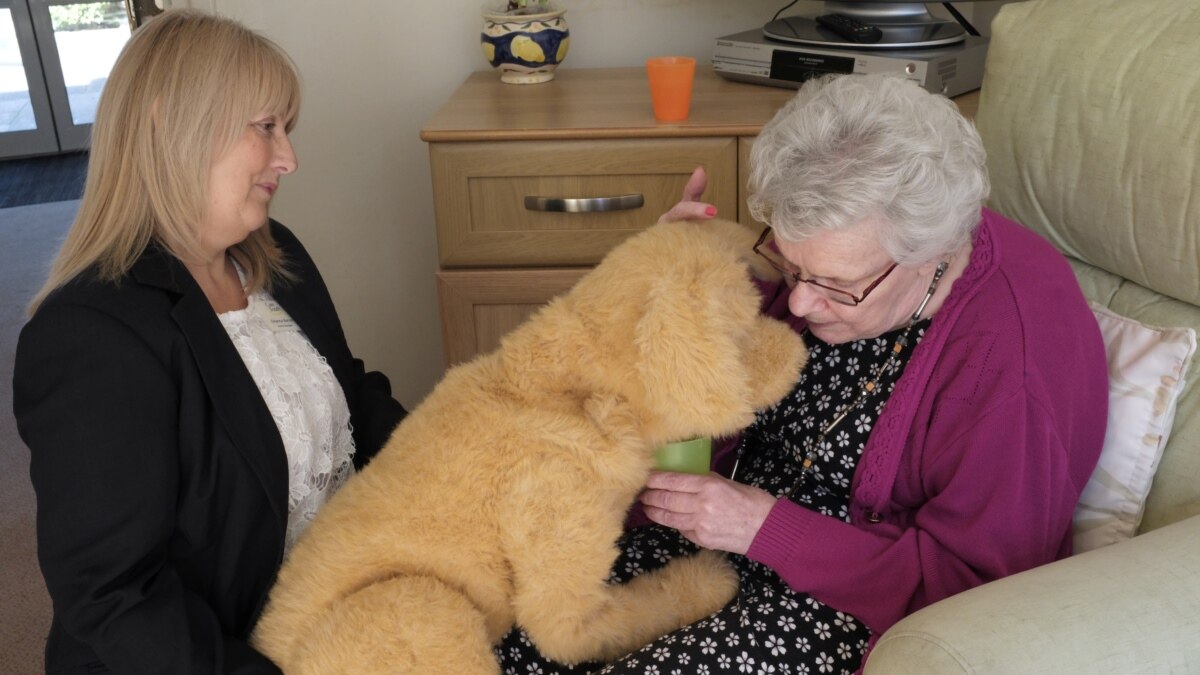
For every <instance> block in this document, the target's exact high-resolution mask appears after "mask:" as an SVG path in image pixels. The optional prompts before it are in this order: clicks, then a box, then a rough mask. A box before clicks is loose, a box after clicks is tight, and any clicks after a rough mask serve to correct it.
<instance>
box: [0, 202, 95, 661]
mask: <svg viewBox="0 0 1200 675" xmlns="http://www.w3.org/2000/svg"><path fill="white" fill-rule="evenodd" d="M78 208H79V202H78V201H65V202H52V203H48V204H36V205H32V206H17V207H14V208H7V209H0V672H4V673H7V674H11V675H26V674H29V675H32V674H33V673H41V672H43V671H44V668H43V655H42V654H43V649H44V647H45V641H46V631H47V630H48V629H49V627H50V598H49V596H48V595H46V587H45V584H44V583H43V582H42V575H41V572H40V571H39V570H38V566H37V557H36V556H37V547H36V542H35V540H34V511H35V509H34V498H33V487H32V486H31V485H30V483H29V451H28V450H27V449H26V448H25V445H24V444H23V443H21V439H20V438H19V437H18V436H17V428H16V423H15V421H14V420H13V416H12V372H13V357H14V355H15V352H16V348H17V336H18V334H19V333H20V331H21V326H22V325H24V323H25V307H26V305H27V304H28V302H29V298H30V297H32V296H33V294H34V293H35V292H37V290H38V288H40V287H41V285H42V282H43V281H44V280H45V278H46V272H47V270H48V269H49V265H50V261H51V260H52V259H53V257H54V254H55V253H56V252H57V251H58V246H59V244H60V243H61V241H62V238H63V236H64V235H65V234H66V232H67V228H68V227H69V226H70V224H71V220H72V219H73V218H74V217H75V212H76V211H77V210H78Z"/></svg>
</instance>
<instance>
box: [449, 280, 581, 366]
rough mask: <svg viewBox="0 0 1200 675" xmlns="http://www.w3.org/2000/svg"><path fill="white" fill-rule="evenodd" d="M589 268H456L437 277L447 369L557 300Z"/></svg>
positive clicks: (484, 349)
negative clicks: (552, 300) (551, 301)
mask: <svg viewBox="0 0 1200 675" xmlns="http://www.w3.org/2000/svg"><path fill="white" fill-rule="evenodd" d="M590 269H591V268H589V267H574V268H544V269H524V270H521V269H460V270H442V271H440V272H438V273H437V287H438V300H439V304H440V305H441V308H442V349H443V353H444V354H445V360H446V366H447V367H449V366H453V365H455V364H458V363H463V362H466V361H470V360H471V359H473V358H475V356H477V355H479V354H486V353H488V352H490V351H492V350H494V349H495V348H496V347H498V346H499V345H500V339H501V338H502V337H504V336H505V335H506V334H508V332H509V331H511V330H512V329H513V328H516V327H517V326H519V325H521V323H522V322H524V321H525V319H527V318H529V316H530V315H531V314H533V313H534V312H536V311H537V310H538V309H540V308H541V307H542V306H543V305H545V304H546V303H547V302H550V300H551V299H553V298H554V297H556V296H559V295H562V294H563V293H566V292H567V291H569V290H571V287H572V286H574V285H575V283H576V282H577V281H579V280H580V279H581V278H583V276H584V275H585V274H587V273H588V271H589V270H590Z"/></svg>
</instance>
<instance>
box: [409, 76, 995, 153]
mask: <svg viewBox="0 0 1200 675" xmlns="http://www.w3.org/2000/svg"><path fill="white" fill-rule="evenodd" d="M795 94H796V90H794V89H784V88H780V87H769V86H764V85H757V84H746V83H742V82H732V81H729V80H726V79H725V78H723V77H721V76H719V75H717V74H716V73H715V72H713V69H712V66H710V65H701V64H697V66H696V80H695V83H694V84H693V86H692V106H691V110H690V113H689V116H688V119H687V120H686V121H683V122H657V121H655V119H654V114H653V110H652V108H651V105H650V87H649V85H648V84H647V82H646V73H645V70H644V69H643V68H579V69H571V68H560V69H559V70H558V71H557V73H556V76H555V78H554V79H553V80H551V81H549V82H543V83H541V84H504V83H502V82H500V78H499V77H498V76H497V75H496V73H494V72H492V71H478V72H475V73H472V74H471V75H470V76H469V77H468V78H467V80H466V81H465V82H464V83H463V84H462V86H460V87H459V88H458V90H457V91H455V92H454V94H453V95H452V96H451V97H450V100H449V101H447V102H446V104H445V105H443V106H442V108H441V109H440V110H438V111H437V113H435V114H434V116H433V118H431V119H430V120H429V122H428V123H427V124H425V126H424V127H423V128H422V129H421V139H422V140H424V141H426V142H453V141H523V140H555V139H593V138H672V137H680V138H686V137H702V136H753V135H756V134H758V132H759V131H760V130H761V129H762V126H763V125H764V124H766V123H767V122H768V121H770V119H771V117H772V116H774V115H775V111H777V110H778V109H779V108H780V107H781V106H782V105H783V104H784V103H785V102H787V100H788V99H790V98H791V97H792V96H794V95H795ZM978 97H979V92H978V91H974V92H970V93H968V94H963V95H962V96H959V97H957V98H955V102H956V103H958V105H959V108H960V109H961V110H962V111H963V113H964V114H965V115H967V116H968V117H973V116H974V114H975V109H976V107H977V106H978Z"/></svg>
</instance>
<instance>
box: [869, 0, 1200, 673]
mask: <svg viewBox="0 0 1200 675" xmlns="http://www.w3.org/2000/svg"><path fill="white" fill-rule="evenodd" d="M976 123H977V125H978V128H979V130H980V133H981V134H982V135H983V137H984V142H985V145H986V147H987V150H988V155H989V157H988V167H989V171H990V173H991V177H992V183H993V192H992V197H991V200H990V205H991V206H992V207H993V208H994V209H996V210H997V211H999V212H1001V213H1003V214H1005V215H1007V216H1009V217H1011V218H1014V219H1016V220H1018V221H1020V222H1023V223H1025V224H1026V225H1028V226H1030V227H1031V228H1033V229H1035V230H1037V231H1039V232H1041V233H1042V234H1043V235H1044V236H1046V237H1047V238H1048V239H1049V240H1050V241H1052V242H1053V243H1054V244H1055V245H1056V246H1058V247H1059V249H1060V250H1062V251H1063V252H1064V253H1065V254H1066V255H1067V256H1068V257H1069V258H1070V260H1071V263H1072V265H1073V266H1074V267H1075V269H1076V272H1077V276H1078V277H1079V279H1080V283H1081V285H1082V286H1083V288H1084V291H1085V293H1086V294H1087V296H1088V298H1089V299H1090V300H1093V301H1095V302H1098V303H1100V304H1103V305H1105V306H1107V307H1109V308H1111V309H1112V310H1113V311H1115V312H1117V313H1120V314H1122V315H1124V316H1127V317H1130V318H1133V319H1136V320H1138V321H1141V322H1145V323H1148V324H1153V325H1158V326H1188V327H1192V328H1200V307H1198V306H1197V305H1200V1H1198V0H1136V1H1135V0H1031V1H1030V2H1025V3H1017V4H1011V5H1006V6H1005V7H1004V8H1003V9H1002V10H1001V11H1000V13H999V14H998V16H997V17H996V20H995V22H994V23H993V26H992V44H991V47H990V50H989V54H988V60H987V66H986V70H985V75H984V80H983V90H982V93H981V99H980V109H979V113H978V116H977V118H976ZM1198 362H1200V359H1194V360H1193V361H1192V367H1191V368H1190V372H1189V373H1187V374H1186V376H1185V377H1186V380H1187V386H1186V387H1185V388H1184V390H1183V393H1182V395H1181V397H1180V398H1179V399H1178V408H1177V412H1176V415H1175V421H1174V425H1173V428H1172V433H1171V435H1170V437H1169V441H1168V443H1167V444H1166V446H1165V449H1164V451H1163V455H1162V459H1161V463H1160V465H1159V468H1158V471H1157V473H1156V474H1155V477H1154V481H1153V486H1152V489H1151V492H1150V495H1149V498H1148V501H1147V504H1146V508H1145V513H1144V518H1143V520H1142V521H1141V525H1140V528H1139V530H1138V536H1136V537H1134V538H1132V539H1128V540H1126V541H1123V542H1120V543H1116V544H1112V545H1109V546H1106V547H1103V548H1098V549H1096V550H1092V551H1089V552H1086V553H1080V554H1077V555H1075V556H1073V557H1071V558H1069V559H1066V560H1062V561H1059V562H1057V563H1054V564H1051V565H1046V566H1044V567H1041V568H1038V569H1034V570H1030V571H1027V572H1025V573H1022V574H1017V575H1014V576H1012V577H1008V578H1006V579H1001V580H999V581H996V582H993V583H990V584H986V585H984V586H981V587H979V588H976V589H973V590H970V591H967V592H965V593H961V594H959V595H957V596H954V597H951V598H948V599H946V600H944V601H942V602H939V603H936V604H934V605H932V606H930V607H927V608H925V609H923V610H921V611H918V612H916V613H915V614H913V615H911V616H909V617H907V618H906V619H904V620H903V621H901V622H900V623H898V624H896V625H895V626H893V627H892V628H891V630H889V631H888V632H887V633H885V634H884V635H883V636H882V637H881V639H880V641H879V643H878V645H877V647H876V648H875V650H874V651H873V653H872V654H871V656H870V658H869V659H868V661H867V665H866V673H867V675H880V674H885V675H904V674H906V673H914V674H916V673H920V674H922V675H929V674H933V673H1200V515H1198V514H1200V447H1198V446H1200V392H1198V391H1197V388H1198V387H1200V366H1198V365H1197V363H1198ZM1062 395H1063V396H1070V395H1071V383H1070V382H1063V383H1062Z"/></svg>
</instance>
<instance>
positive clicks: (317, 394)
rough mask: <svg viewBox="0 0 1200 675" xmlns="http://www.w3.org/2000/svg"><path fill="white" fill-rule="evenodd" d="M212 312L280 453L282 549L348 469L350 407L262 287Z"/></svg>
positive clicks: (293, 324)
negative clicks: (253, 388)
mask: <svg viewBox="0 0 1200 675" xmlns="http://www.w3.org/2000/svg"><path fill="white" fill-rule="evenodd" d="M238 272H239V274H240V273H241V270H240V269H239V270H238ZM218 316H219V317H220V319H221V324H222V325H224V326H225V331H226V332H227V333H229V338H230V339H231V340H233V344H234V346H235V347H237V350H238V353H239V354H240V355H241V357H242V361H244V362H245V363H246V368H247V369H248V370H249V371H250V374H251V376H253V378H254V383H255V384H257V385H258V390H259V392H261V393H262V397H263V400H264V401H265V402H266V404H267V408H269V409H270V410H271V417H273V418H274V419H275V426H276V427H278V428H279V435H280V436H281V437H282V438H283V447H284V449H285V450H286V451H287V458H288V474H289V476H288V488H289V494H288V526H287V539H286V544H285V549H284V551H285V554H286V552H287V551H290V550H291V548H292V545H293V544H295V543H296V539H297V538H298V537H299V536H300V533H301V532H303V531H304V529H305V528H306V527H308V524H309V523H310V522H311V521H312V519H313V518H314V517H315V516H316V514H317V509H319V508H320V507H321V505H322V504H324V503H325V502H326V501H327V500H328V499H329V497H330V496H332V495H333V493H334V491H336V490H337V488H338V487H339V486H340V485H341V484H342V483H343V482H345V480H346V479H347V478H349V477H350V476H351V475H352V474H353V473H354V465H353V464H352V463H351V457H353V456H354V437H353V436H352V435H351V427H350V408H349V406H348V405H347V403H346V395H345V393H344V392H343V391H342V388H341V386H340V385H339V384H338V382H337V378H336V377H334V375H333V369H332V368H330V367H329V364H328V363H327V362H326V361H325V357H323V356H321V354H320V353H319V352H317V350H316V348H315V347H313V346H312V343H310V342H309V341H308V338H307V337H306V336H305V335H304V333H303V331H301V330H300V327H299V326H298V325H296V322H295V321H292V318H291V317H290V316H288V313H287V312H286V311H284V309H283V308H282V307H280V306H279V304H278V303H276V302H275V301H274V300H273V299H272V298H271V296H270V295H268V294H267V293H266V292H265V291H258V292H257V293H254V294H253V295H251V296H249V298H248V305H247V307H246V309H239V310H234V311H231V312H224V313H222V314H219V315H218Z"/></svg>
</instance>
